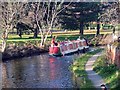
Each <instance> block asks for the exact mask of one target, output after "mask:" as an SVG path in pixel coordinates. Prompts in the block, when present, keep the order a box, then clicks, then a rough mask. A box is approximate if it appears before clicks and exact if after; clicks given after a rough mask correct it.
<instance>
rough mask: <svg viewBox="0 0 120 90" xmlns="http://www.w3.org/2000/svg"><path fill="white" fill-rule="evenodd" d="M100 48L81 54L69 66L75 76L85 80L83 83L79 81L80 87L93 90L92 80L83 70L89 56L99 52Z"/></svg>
mask: <svg viewBox="0 0 120 90" xmlns="http://www.w3.org/2000/svg"><path fill="white" fill-rule="evenodd" d="M101 50H102V49H97V50H95V51H92V52H88V53H86V54H83V55H82V56H80V57H79V58H76V59H75V60H74V62H73V65H72V66H71V67H70V68H71V71H72V72H73V73H74V74H75V76H77V77H82V78H84V79H82V80H84V81H81V82H85V83H80V89H85V90H87V89H88V90H89V89H90V88H92V90H93V89H94V88H95V87H94V86H93V84H92V82H91V81H90V80H89V79H88V76H87V73H86V71H85V64H86V62H87V61H88V59H89V58H90V57H91V56H93V55H94V54H96V53H98V52H100V51H101Z"/></svg>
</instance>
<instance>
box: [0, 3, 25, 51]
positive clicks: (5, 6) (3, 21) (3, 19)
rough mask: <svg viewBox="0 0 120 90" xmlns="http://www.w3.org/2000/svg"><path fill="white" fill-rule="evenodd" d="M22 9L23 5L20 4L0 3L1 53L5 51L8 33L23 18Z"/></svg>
mask: <svg viewBox="0 0 120 90" xmlns="http://www.w3.org/2000/svg"><path fill="white" fill-rule="evenodd" d="M23 8H24V4H23V3H20V2H14V3H13V2H0V27H1V40H2V52H3V51H4V50H5V47H6V40H7V38H8V33H9V31H10V30H12V28H13V25H14V24H16V23H17V22H18V21H19V20H20V18H22V17H23V16H24V14H23ZM22 15H23V16H22ZM18 18H19V19H18Z"/></svg>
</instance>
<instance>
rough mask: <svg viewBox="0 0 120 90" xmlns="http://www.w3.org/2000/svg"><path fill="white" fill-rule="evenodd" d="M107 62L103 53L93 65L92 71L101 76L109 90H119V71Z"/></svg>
mask: <svg viewBox="0 0 120 90" xmlns="http://www.w3.org/2000/svg"><path fill="white" fill-rule="evenodd" d="M107 61H108V60H106V58H105V54H104V53H103V55H102V56H99V57H98V59H97V60H96V62H95V63H94V70H95V71H96V72H97V73H98V74H99V75H101V76H102V78H103V79H104V81H105V82H106V84H107V86H108V87H109V88H110V90H119V88H120V70H119V69H118V68H117V67H116V66H115V65H114V64H108V63H107Z"/></svg>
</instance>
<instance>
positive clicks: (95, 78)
mask: <svg viewBox="0 0 120 90" xmlns="http://www.w3.org/2000/svg"><path fill="white" fill-rule="evenodd" d="M101 54H102V53H101V52H100V53H97V54H95V55H93V56H92V57H91V58H89V60H88V62H87V63H86V65H85V70H86V72H87V74H88V78H89V79H90V80H91V81H92V83H93V85H94V87H95V88H97V89H100V86H101V84H105V82H104V81H103V79H102V77H101V76H100V75H98V74H97V73H96V72H94V71H93V64H94V62H95V61H96V60H97V57H98V56H100V55H101Z"/></svg>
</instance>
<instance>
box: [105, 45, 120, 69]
mask: <svg viewBox="0 0 120 90" xmlns="http://www.w3.org/2000/svg"><path fill="white" fill-rule="evenodd" d="M106 56H107V59H108V60H109V61H108V63H110V64H116V65H117V67H118V68H119V69H120V46H114V45H108V46H107V54H106Z"/></svg>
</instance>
